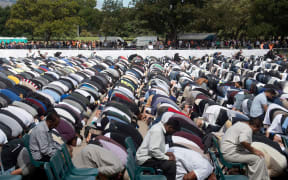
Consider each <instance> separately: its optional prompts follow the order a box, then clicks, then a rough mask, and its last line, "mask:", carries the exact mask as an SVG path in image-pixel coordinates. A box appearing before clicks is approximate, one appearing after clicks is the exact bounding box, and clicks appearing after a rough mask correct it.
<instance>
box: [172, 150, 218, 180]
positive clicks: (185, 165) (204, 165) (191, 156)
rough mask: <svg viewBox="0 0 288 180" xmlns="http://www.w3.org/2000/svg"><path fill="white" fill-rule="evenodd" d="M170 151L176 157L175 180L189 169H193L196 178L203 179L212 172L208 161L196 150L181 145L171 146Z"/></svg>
mask: <svg viewBox="0 0 288 180" xmlns="http://www.w3.org/2000/svg"><path fill="white" fill-rule="evenodd" d="M170 151H173V153H174V155H175V157H176V170H177V171H176V179H177V180H182V179H183V177H184V175H185V174H187V173H189V172H191V171H194V173H195V175H196V177H197V180H204V179H206V178H208V176H209V175H210V174H211V173H212V172H213V166H212V165H211V164H210V162H209V161H208V160H207V159H205V158H204V157H202V155H201V154H200V153H198V152H196V151H193V150H190V149H186V148H181V147H172V148H170Z"/></svg>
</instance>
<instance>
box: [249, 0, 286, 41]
mask: <svg viewBox="0 0 288 180" xmlns="http://www.w3.org/2000/svg"><path fill="white" fill-rule="evenodd" d="M251 4H252V5H251V6H252V7H251V14H254V15H253V16H252V18H251V24H252V23H253V24H254V25H255V27H252V28H254V29H258V33H257V32H255V31H253V32H254V33H255V34H258V35H260V34H261V33H262V34H263V33H264V34H265V35H266V36H268V35H270V36H271V35H281V36H282V38H283V37H284V36H286V35H287V34H288V33H287V29H288V23H287V20H288V1H287V0H254V1H252V2H251ZM251 31H252V30H251Z"/></svg>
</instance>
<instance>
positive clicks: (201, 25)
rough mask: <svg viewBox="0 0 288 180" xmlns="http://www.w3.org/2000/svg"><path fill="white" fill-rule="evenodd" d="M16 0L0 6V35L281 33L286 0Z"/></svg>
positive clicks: (287, 25)
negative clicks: (99, 2)
mask: <svg viewBox="0 0 288 180" xmlns="http://www.w3.org/2000/svg"><path fill="white" fill-rule="evenodd" d="M96 5H97V1H96V0H18V1H17V3H16V4H14V5H13V6H12V7H11V8H9V7H8V8H0V13H1V17H0V36H20V35H25V36H29V37H31V38H33V37H38V38H39V37H40V38H42V39H43V40H49V39H51V38H52V37H53V38H59V39H61V38H64V37H75V36H77V31H78V30H79V32H80V36H100V35H102V36H122V37H135V36H139V35H158V36H161V37H164V38H166V39H170V40H174V39H175V38H176V36H177V34H178V33H185V32H186V33H189V32H213V33H217V34H218V37H223V38H235V39H239V38H251V37H252V38H258V37H260V36H264V37H272V36H281V37H285V36H287V34H288V33H287V31H286V30H287V28H288V23H287V20H288V1H287V0H253V1H251V0H131V2H130V3H129V7H123V1H122V0H104V3H103V7H102V9H97V8H95V7H96Z"/></svg>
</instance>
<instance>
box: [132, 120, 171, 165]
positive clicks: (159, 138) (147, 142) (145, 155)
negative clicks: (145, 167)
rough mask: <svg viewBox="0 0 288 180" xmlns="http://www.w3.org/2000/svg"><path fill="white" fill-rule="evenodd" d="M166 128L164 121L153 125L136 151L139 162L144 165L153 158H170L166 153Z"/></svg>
mask: <svg viewBox="0 0 288 180" xmlns="http://www.w3.org/2000/svg"><path fill="white" fill-rule="evenodd" d="M165 133H166V131H165V128H164V126H163V123H162V122H159V123H157V124H155V125H154V126H152V127H151V129H150V130H149V131H148V132H147V134H146V136H145V138H144V140H143V142H142V144H141V146H140V147H139V149H138V151H137V153H136V159H137V163H138V164H139V165H142V164H143V163H144V162H145V161H147V160H148V159H151V158H156V159H159V160H169V157H168V156H167V155H165Z"/></svg>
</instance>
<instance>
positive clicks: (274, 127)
mask: <svg viewBox="0 0 288 180" xmlns="http://www.w3.org/2000/svg"><path fill="white" fill-rule="evenodd" d="M282 117H283V114H278V115H277V116H275V118H274V119H273V121H272V124H271V126H269V128H268V132H270V133H276V134H283V131H282V126H281V119H282Z"/></svg>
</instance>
